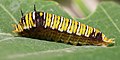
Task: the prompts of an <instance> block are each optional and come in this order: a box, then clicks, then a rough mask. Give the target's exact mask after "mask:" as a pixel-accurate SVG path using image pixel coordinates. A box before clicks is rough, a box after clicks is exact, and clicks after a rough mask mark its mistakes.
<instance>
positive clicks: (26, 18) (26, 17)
mask: <svg viewBox="0 0 120 60" xmlns="http://www.w3.org/2000/svg"><path fill="white" fill-rule="evenodd" d="M25 21H26V25H27V28H29V21H28V14H26V16H25Z"/></svg>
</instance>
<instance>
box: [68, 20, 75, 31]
mask: <svg viewBox="0 0 120 60" xmlns="http://www.w3.org/2000/svg"><path fill="white" fill-rule="evenodd" d="M74 22H75V21H74V20H72V26H71V27H70V30H69V31H70V32H73V27H74Z"/></svg>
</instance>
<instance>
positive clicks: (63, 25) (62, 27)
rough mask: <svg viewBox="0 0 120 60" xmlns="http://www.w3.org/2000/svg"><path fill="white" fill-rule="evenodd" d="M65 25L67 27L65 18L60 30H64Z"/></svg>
mask: <svg viewBox="0 0 120 60" xmlns="http://www.w3.org/2000/svg"><path fill="white" fill-rule="evenodd" d="M64 27H65V18H63V21H62V26H61V28H60V30H62V31H63V29H64Z"/></svg>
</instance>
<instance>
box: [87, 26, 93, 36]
mask: <svg viewBox="0 0 120 60" xmlns="http://www.w3.org/2000/svg"><path fill="white" fill-rule="evenodd" d="M92 32H93V28H92V27H90V26H88V33H87V35H88V37H89V36H90V34H91V33H92Z"/></svg>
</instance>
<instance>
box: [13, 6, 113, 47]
mask: <svg viewBox="0 0 120 60" xmlns="http://www.w3.org/2000/svg"><path fill="white" fill-rule="evenodd" d="M14 28H15V30H14V31H13V32H15V33H18V35H20V36H24V37H31V38H38V39H45V40H46V39H47V40H53V41H56V42H57V41H61V42H64V43H70V44H73V45H86V44H87V45H95V46H112V45H114V43H115V41H114V40H113V39H108V38H107V37H106V36H105V35H104V34H103V33H102V32H100V31H99V30H98V29H95V28H93V27H90V26H88V25H85V24H82V23H80V22H78V21H75V20H72V19H68V18H65V17H62V16H57V15H55V14H49V13H47V12H38V11H36V9H35V6H34V11H33V12H30V13H28V14H26V15H25V16H23V13H22V18H21V19H20V21H19V23H18V24H14Z"/></svg>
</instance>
